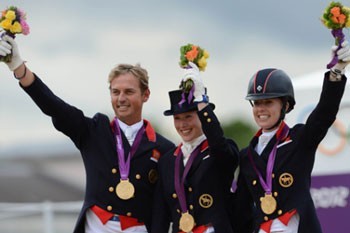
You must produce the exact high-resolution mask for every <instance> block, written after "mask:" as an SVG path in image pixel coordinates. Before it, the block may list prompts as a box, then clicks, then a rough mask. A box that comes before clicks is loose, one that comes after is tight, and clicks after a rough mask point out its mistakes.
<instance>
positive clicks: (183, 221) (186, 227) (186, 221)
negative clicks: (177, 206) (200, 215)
mask: <svg viewBox="0 0 350 233" xmlns="http://www.w3.org/2000/svg"><path fill="white" fill-rule="evenodd" d="M194 225H195V222H194V218H193V216H192V215H191V214H189V213H188V212H186V213H182V215H181V218H180V222H179V228H180V230H182V231H183V232H186V233H187V232H191V231H192V229H193V228H194Z"/></svg>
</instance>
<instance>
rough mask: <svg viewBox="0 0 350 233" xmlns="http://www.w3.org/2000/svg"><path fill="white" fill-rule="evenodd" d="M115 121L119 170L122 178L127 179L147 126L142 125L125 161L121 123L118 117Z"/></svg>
mask: <svg viewBox="0 0 350 233" xmlns="http://www.w3.org/2000/svg"><path fill="white" fill-rule="evenodd" d="M114 123H115V133H114V134H115V139H116V141H117V152H118V160H119V163H118V164H119V170H120V177H121V179H122V180H127V179H128V177H129V171H130V160H131V157H132V156H134V154H135V152H136V150H137V148H138V147H139V145H140V143H141V139H142V135H143V133H144V132H145V128H144V127H143V126H142V127H141V128H140V129H139V131H138V132H137V134H136V137H135V141H134V143H133V144H132V146H131V149H130V152H129V154H128V156H127V158H126V161H125V155H124V147H123V140H122V135H121V131H120V127H119V123H118V120H117V118H115V119H114Z"/></svg>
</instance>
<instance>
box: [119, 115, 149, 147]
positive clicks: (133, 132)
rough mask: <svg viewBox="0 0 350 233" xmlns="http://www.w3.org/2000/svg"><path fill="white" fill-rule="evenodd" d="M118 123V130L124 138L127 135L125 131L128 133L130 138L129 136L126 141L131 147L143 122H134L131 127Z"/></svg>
mask: <svg viewBox="0 0 350 233" xmlns="http://www.w3.org/2000/svg"><path fill="white" fill-rule="evenodd" d="M118 123H119V126H120V129H121V130H122V131H123V133H124V135H125V136H127V134H126V131H127V130H128V131H129V132H130V134H131V136H130V138H128V141H129V144H130V145H132V143H133V142H134V140H135V137H136V134H137V132H138V131H139V129H140V128H141V127H142V126H143V120H141V121H139V122H136V123H135V124H133V125H127V124H125V123H124V122H122V121H121V120H119V119H118Z"/></svg>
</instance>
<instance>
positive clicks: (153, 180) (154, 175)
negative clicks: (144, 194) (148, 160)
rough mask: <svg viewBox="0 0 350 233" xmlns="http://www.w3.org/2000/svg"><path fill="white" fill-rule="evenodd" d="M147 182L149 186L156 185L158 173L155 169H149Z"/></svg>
mask: <svg viewBox="0 0 350 233" xmlns="http://www.w3.org/2000/svg"><path fill="white" fill-rule="evenodd" d="M148 180H149V182H150V183H151V184H154V183H156V181H157V180H158V172H157V170H155V169H151V170H150V171H149V173H148Z"/></svg>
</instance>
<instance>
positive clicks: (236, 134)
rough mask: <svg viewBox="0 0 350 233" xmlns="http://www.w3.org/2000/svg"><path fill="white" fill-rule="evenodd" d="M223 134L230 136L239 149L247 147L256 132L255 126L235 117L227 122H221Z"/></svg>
mask: <svg viewBox="0 0 350 233" xmlns="http://www.w3.org/2000/svg"><path fill="white" fill-rule="evenodd" d="M222 128H223V130H224V132H225V136H226V137H228V138H232V139H233V140H234V141H235V142H236V143H237V145H238V148H239V149H242V148H244V147H247V146H248V144H249V142H250V140H251V139H252V137H253V136H254V134H255V132H256V130H257V129H256V128H255V127H254V126H253V125H252V124H251V123H247V122H246V121H245V120H242V119H236V120H233V121H231V122H229V123H225V124H222Z"/></svg>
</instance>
